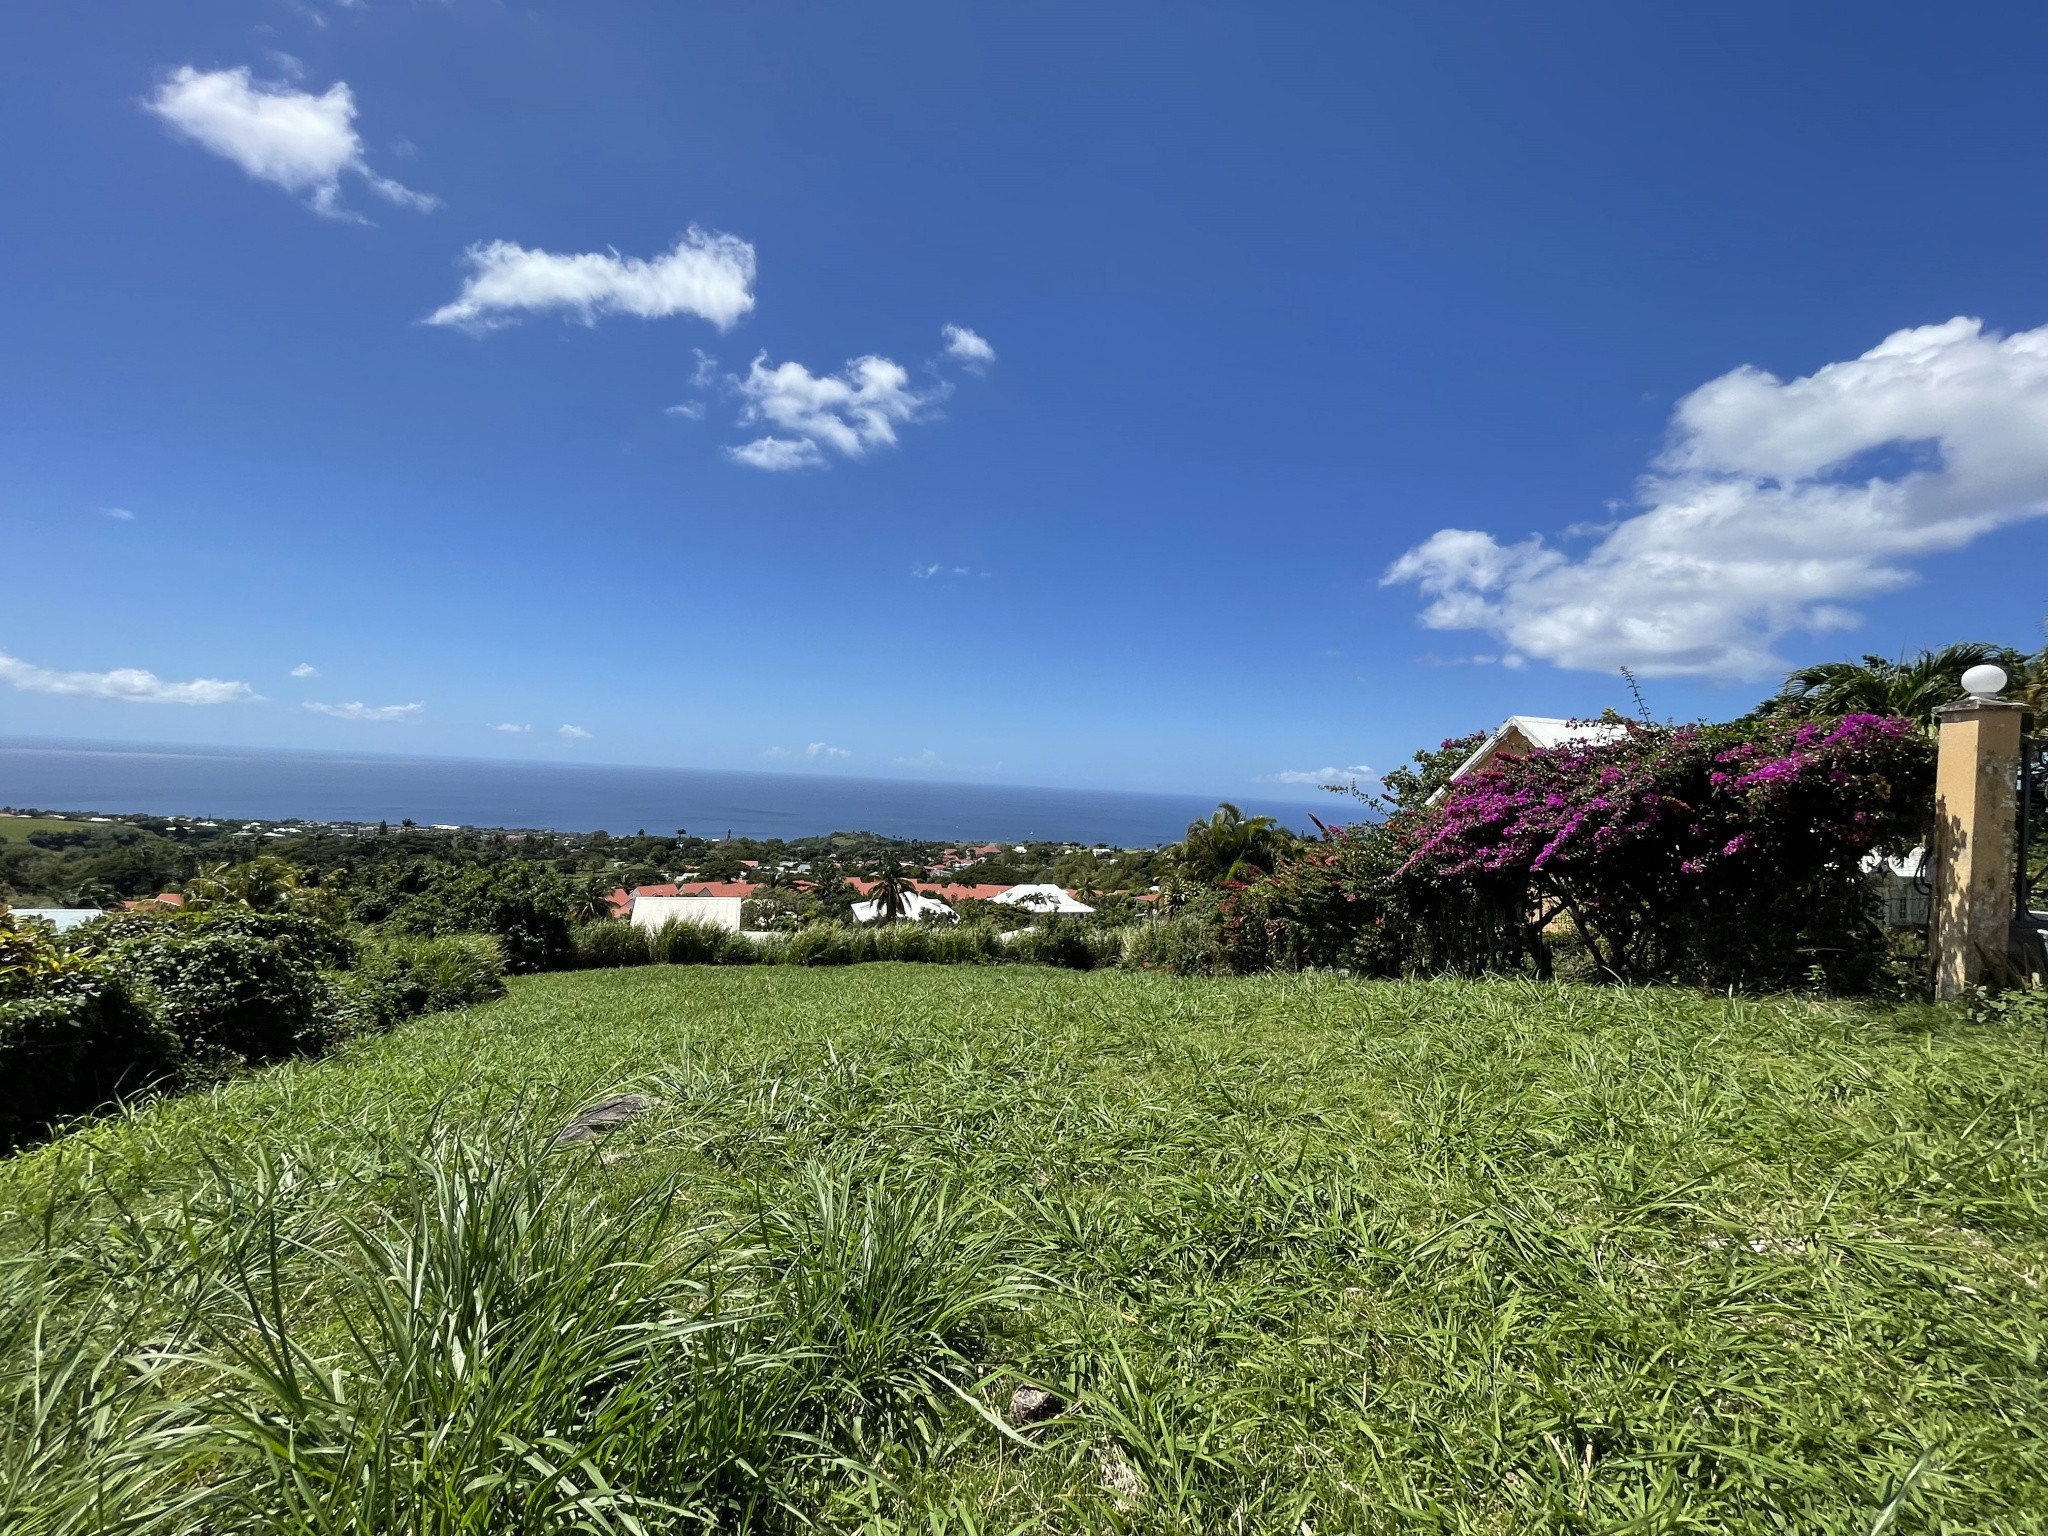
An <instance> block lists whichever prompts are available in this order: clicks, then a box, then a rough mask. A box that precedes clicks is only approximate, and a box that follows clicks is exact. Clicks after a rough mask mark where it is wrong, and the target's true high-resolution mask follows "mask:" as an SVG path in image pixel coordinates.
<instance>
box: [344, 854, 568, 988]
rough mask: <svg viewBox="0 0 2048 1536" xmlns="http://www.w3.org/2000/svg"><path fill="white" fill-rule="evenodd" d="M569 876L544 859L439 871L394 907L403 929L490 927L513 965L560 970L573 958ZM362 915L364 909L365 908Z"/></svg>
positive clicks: (431, 931) (429, 931) (437, 932)
mask: <svg viewBox="0 0 2048 1536" xmlns="http://www.w3.org/2000/svg"><path fill="white" fill-rule="evenodd" d="M574 897H575V891H574V889H573V888H572V886H571V885H570V882H569V880H568V879H567V878H566V877H565V876H563V875H561V874H559V873H558V872H556V871H555V870H553V869H550V868H549V867H548V866H546V865H544V864H536V863H533V862H531V861H529V860H524V859H520V860H513V861H511V862H508V863H504V864H492V865H471V866H469V867H467V868H463V869H458V870H452V871H449V872H447V873H444V874H438V875H436V876H435V877H434V878H432V879H431V880H430V881H429V882H428V883H427V884H426V886H425V888H424V889H422V890H419V891H417V892H415V893H414V894H412V895H409V896H407V897H405V898H404V899H403V900H402V901H400V902H398V903H397V905H396V906H394V907H393V908H392V910H391V914H390V924H391V926H392V927H393V928H395V929H397V930H398V931H399V932H401V933H416V934H421V935H424V936H427V937H435V938H438V937H442V936H445V935H448V934H455V933H488V934H492V935H494V936H496V938H497V940H498V942H499V943H500V944H501V945H502V946H503V949H504V955H505V968H506V969H507V970H508V971H514V972H527V971H554V970H561V969H563V968H565V967H567V966H568V965H570V964H571V963H573V961H574V959H575V954H576V948H575V942H574V940H573V939H572V938H571V936H570V932H569V907H570V904H571V902H572V900H573V899H574ZM359 915H361V914H359Z"/></svg>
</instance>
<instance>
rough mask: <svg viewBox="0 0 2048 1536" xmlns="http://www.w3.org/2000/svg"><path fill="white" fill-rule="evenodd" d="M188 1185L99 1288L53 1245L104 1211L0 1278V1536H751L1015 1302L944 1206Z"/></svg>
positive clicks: (85, 1247) (906, 1421)
mask: <svg viewBox="0 0 2048 1536" xmlns="http://www.w3.org/2000/svg"><path fill="white" fill-rule="evenodd" d="M599 1166H600V1167H601V1165H599ZM192 1172H193V1177H192V1179H191V1181H190V1182H189V1183H187V1184H186V1185H184V1186H183V1187H182V1188H180V1189H178V1190H177V1191H176V1193H175V1198H174V1200H173V1201H172V1202H171V1203H169V1204H167V1205H166V1206H164V1208H163V1209H162V1210H161V1211H160V1212H158V1213H157V1214H156V1215H154V1216H151V1217H139V1216H137V1215H134V1214H132V1213H131V1214H130V1215H128V1216H125V1217H118V1218H116V1219H115V1224H116V1225H120V1226H125V1227H127V1228H128V1229H129V1231H128V1234H127V1237H126V1239H125V1240H124V1244H123V1246H125V1248H126V1250H127V1253H128V1256H129V1258H130V1259H131V1260H132V1261H133V1267H132V1268H131V1271H130V1273H129V1274H128V1275H127V1276H126V1277H125V1279H123V1280H122V1281H120V1282H119V1283H117V1282H116V1281H115V1280H114V1278H113V1277H112V1276H111V1275H110V1274H109V1272H108V1266H109V1260H110V1258H111V1253H110V1250H109V1249H108V1247H107V1245H106V1244H104V1243H103V1242H101V1243H94V1242H84V1243H80V1242H77V1241H74V1243H73V1244H72V1245H69V1246H67V1245H66V1244H64V1243H63V1242H61V1241H57V1240H54V1239H55V1236H56V1233H57V1230H58V1228H59V1227H60V1226H64V1225H71V1226H73V1227H74V1228H76V1227H77V1226H78V1225H79V1223H78V1221H77V1218H78V1216H79V1214H80V1212H79V1209H78V1207H79V1205H80V1204H81V1203H82V1204H84V1205H86V1206H93V1207H104V1208H107V1209H109V1210H111V1208H112V1207H113V1206H114V1204H115V1202H116V1200H117V1196H116V1192H115V1191H114V1189H113V1188H112V1187H111V1186H107V1185H98V1186H93V1185H90V1184H89V1185H87V1186H85V1187H82V1188H77V1189H74V1190H72V1191H71V1194H70V1198H71V1201H72V1202H73V1204H72V1207H71V1209H69V1210H68V1211H65V1212H63V1213H61V1214H60V1213H59V1212H58V1210H57V1209H56V1208H55V1207H54V1206H52V1207H48V1208H46V1212H45V1215H46V1219H45V1221H44V1223H43V1240H42V1241H41V1242H40V1243H38V1244H37V1245H36V1246H35V1247H34V1248H32V1249H31V1250H30V1251H29V1252H28V1253H26V1254H24V1255H22V1256H21V1257H19V1258H18V1259H16V1260H15V1261H14V1262H13V1263H12V1265H11V1266H10V1268H9V1269H8V1270H7V1271H6V1272H5V1273H6V1282H5V1283H6V1290H5V1292H4V1300H5V1302H6V1303H7V1307H8V1310H7V1319H8V1322H9V1324H10V1326H11V1336H9V1337H7V1338H6V1339H5V1340H4V1342H5V1344H6V1346H7V1355H6V1359H7V1362H8V1366H9V1374H8V1380H7V1386H8V1397H7V1405H8V1412H7V1420H6V1429H7V1439H6V1450H5V1452H4V1453H0V1529H5V1530H6V1531H7V1532H8V1533H9V1536H16V1533H28V1532H35V1533H39V1536H40V1533H49V1536H58V1533H67V1536H68V1533H73V1532H76V1533H81V1536H82V1533H86V1532H96V1531H112V1530H126V1529H133V1530H138V1531H171V1530H176V1529H180V1528H181V1526H182V1523H183V1522H187V1521H197V1522H199V1523H200V1525H202V1526H203V1527H204V1528H205V1529H208V1530H216V1531H248V1532H259V1531H260V1532H266V1533H281V1536H344V1533H346V1536H369V1533H382V1532H391V1531H406V1532H417V1533H421V1536H429V1533H435V1536H440V1533H446V1536H455V1533H465V1532H492V1533H522V1536H523V1533H534V1536H538V1533H542V1532H550V1533H552V1532H557V1531H563V1530H581V1531H589V1532H597V1533H635V1532H642V1531H651V1530H668V1529H712V1530H725V1529H742V1528H746V1529H751V1528H756V1527H759V1528H778V1527H780V1526H781V1525H783V1524H785V1523H788V1522H790V1521H795V1520H797V1519H798V1518H799V1514H800V1505H801V1504H802V1503H803V1502H805V1501H812V1502H815V1500H816V1498H817V1497H819V1496H820V1495H819V1490H820V1489H821V1488H823V1489H826V1490H827V1491H829V1489H830V1487H831V1485H832V1484H833V1483H834V1481H835V1479H836V1480H838V1481H842V1482H843V1481H844V1473H845V1464H843V1463H842V1460H841V1458H840V1457H839V1456H838V1454H837V1453H838V1452H839V1451H840V1450H841V1449H845V1450H858V1451H860V1452H863V1453H865V1454H867V1455H870V1456H878V1455H880V1456H886V1455H887V1454H888V1452H889V1450H890V1448H891V1447H892V1446H900V1447H902V1448H903V1449H904V1450H906V1451H907V1452H908V1453H910V1454H912V1455H917V1456H921V1455H923V1454H925V1453H926V1452H927V1451H928V1450H929V1449H930V1447H931V1446H932V1445H933V1444H934V1443H935V1441H936V1439H937V1437H938V1433H939V1426H940V1425H941V1424H943V1423H945V1422H946V1421H948V1420H950V1419H958V1418H960V1417H961V1416H962V1391H963V1389H962V1387H961V1385H960V1383H961V1381H962V1380H963V1379H965V1378H966V1377H967V1376H968V1375H969V1374H970V1373H971V1370H972V1365H971V1362H970V1360H969V1359H968V1357H967V1356H966V1355H965V1354H964V1353H963V1352H962V1351H963V1347H965V1346H967V1345H968V1344H970V1343H972V1342H973V1341H974V1340H976V1339H978V1338H979V1337H980V1330H981V1328H982V1327H983V1326H984V1325H985V1322H986V1315H987V1314H988V1313H989V1312H991V1311H992V1310H993V1309H996V1308H998V1307H1002V1306H1005V1305H1009V1304H1011V1303H1013V1302H1014V1301H1015V1300H1016V1299H1017V1298H1018V1297H1019V1296H1020V1295H1021V1294H1023V1291H1022V1288H1021V1286H1020V1285H1019V1284H1018V1282H1017V1281H1016V1279H1015V1278H1014V1275H1013V1273H1012V1271H1011V1269H1010V1267H1009V1266H1008V1265H1007V1263H1006V1262H1005V1260H1004V1259H1003V1257H1002V1255H1001V1254H1000V1252H999V1251H998V1250H999V1246H1000V1243H999V1240H998V1239H996V1238H995V1237H993V1236H992V1235H991V1234H990V1233H989V1232H986V1231H983V1230H981V1229H979V1228H973V1227H971V1226H970V1225H968V1224H966V1223H965V1221H964V1218H963V1216H962V1214H961V1208H960V1207H958V1206H957V1205H956V1204H954V1203H953V1202H952V1201H951V1200H950V1199H949V1197H948V1196H947V1195H946V1194H945V1193H944V1192H943V1191H942V1190H938V1189H933V1188H918V1189H909V1190H897V1189H894V1188H891V1187H888V1186H887V1185H885V1184H877V1183H876V1182H874V1181H873V1180H871V1179H859V1178H856V1177H855V1175H853V1174H852V1173H851V1172H849V1171H846V1170H825V1169H820V1170H817V1171H815V1172H814V1173H813V1174H811V1175H810V1176H807V1177H804V1178H801V1179H799V1180H798V1181H797V1183H796V1184H795V1186H794V1190H795V1195H796V1200H797V1203H796V1204H795V1205H794V1206H791V1207H789V1208H784V1207H782V1206H780V1205H773V1204H771V1205H766V1206H763V1207H762V1208H761V1209H759V1210H758V1211H757V1212H756V1213H755V1214H754V1215H753V1216H752V1218H751V1219H748V1220H746V1221H743V1222H737V1223H730V1224H726V1225H724V1226H723V1227H715V1226H709V1225H703V1226H700V1225H692V1224H690V1223H688V1222H685V1221H682V1220H679V1219H678V1217H677V1213H676V1211H675V1209H674V1190H673V1187H672V1186H671V1185H667V1184H660V1183H658V1184H655V1185H652V1186H649V1187H647V1188H643V1189H640V1190H637V1191H634V1192H630V1193H628V1192H621V1191H619V1190H618V1189H616V1188H610V1187H607V1181H605V1180H602V1179H599V1178H595V1177H593V1169H592V1166H591V1164H590V1161H589V1159H587V1158H585V1157H582V1156H580V1155H577V1154H574V1153H566V1152H559V1151H552V1150H550V1148H549V1144H548V1142H547V1140H546V1138H545V1137H544V1136H542V1135H539V1134H536V1132H535V1131H534V1130H533V1129H532V1128H530V1127H528V1126H524V1125H520V1124H496V1125H487V1126H486V1127H484V1128H482V1129H480V1130H478V1129H472V1130H466V1131H465V1130H454V1129H450V1128H446V1127H436V1128H434V1129H433V1130H432V1131H430V1133H429V1134H428V1135H427V1137H426V1138H425V1139H424V1140H423V1141H422V1142H421V1143H420V1144H418V1145H416V1146H414V1147H412V1148H410V1149H408V1150H406V1151H405V1152H403V1153H402V1154H401V1155H399V1156H397V1157H396V1158H394V1159H391V1160H388V1161H381V1162H380V1161H374V1160H364V1159H360V1158H356V1159H344V1160H343V1161H342V1162H341V1163H340V1164H339V1166H336V1165H335V1164H333V1163H330V1164H329V1165H328V1166H327V1167H325V1168H324V1169H322V1170H320V1171H319V1172H318V1173H315V1172H314V1170H312V1169H311V1168H310V1167H309V1166H308V1165H307V1164H306V1162H305V1161H304V1160H303V1159H302V1158H299V1157H296V1156H292V1155H281V1154H279V1153H277V1152H276V1151H275V1150H274V1149H266V1148H262V1147H255V1148H249V1149H246V1150H245V1151H243V1152H240V1153H231V1152H225V1151H223V1152H221V1153H218V1154H215V1155H210V1156H208V1157H207V1158H205V1159H204V1160H203V1161H201V1162H200V1163H199V1164H198V1165H197V1167H196V1168H195V1169H194V1170H193V1171H192Z"/></svg>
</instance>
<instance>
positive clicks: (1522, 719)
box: [1429, 715, 1628, 804]
mask: <svg viewBox="0 0 2048 1536" xmlns="http://www.w3.org/2000/svg"><path fill="white" fill-rule="evenodd" d="M1627 734H1628V727H1627V726H1625V725H1612V724H1603V723H1602V722H1600V721H1597V720H1556V719H1553V718H1551V717H1550V716H1549V715H1509V716H1508V717H1507V719H1506V720H1504V721H1502V722H1501V724H1500V727H1499V728H1498V729H1497V730H1495V731H1494V733H1493V734H1492V735H1491V736H1488V737H1487V738H1486V740H1484V741H1482V742H1481V743H1479V745H1478V747H1477V748H1476V749H1475V750H1474V751H1473V753H1472V755H1471V756H1470V757H1468V758H1466V759H1465V761H1464V762H1462V763H1460V764H1458V767H1457V771H1456V772H1455V773H1453V774H1452V775H1451V782H1452V783H1453V784H1455V783H1457V782H1458V781H1459V780H1460V779H1462V778H1465V777H1466V776H1467V775H1470V774H1474V773H1477V772H1478V771H1479V770H1480V769H1482V768H1484V767H1485V766H1486V765H1487V764H1488V763H1490V762H1492V761H1493V760H1494V759H1495V758H1496V757H1502V756H1506V757H1521V756H1524V755H1526V754H1527V753H1530V752H1538V751H1543V750H1545V749H1547V748H1550V747H1577V746H1592V745H1597V744H1599V743H1601V742H1605V741H1619V740H1620V739H1621V738H1622V737H1623V736H1626V735H1627ZM1442 797H1443V791H1442V790H1438V791H1437V792H1436V793H1435V794H1434V795H1431V796H1430V797H1429V798H1430V802H1431V803H1432V804H1434V803H1435V802H1436V801H1437V800H1439V799H1441V798H1442Z"/></svg>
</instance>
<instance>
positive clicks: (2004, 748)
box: [1928, 699, 2027, 998]
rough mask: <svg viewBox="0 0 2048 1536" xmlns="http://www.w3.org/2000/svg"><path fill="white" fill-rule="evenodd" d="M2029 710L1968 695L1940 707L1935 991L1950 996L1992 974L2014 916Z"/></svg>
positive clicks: (1932, 936) (1932, 933)
mask: <svg viewBox="0 0 2048 1536" xmlns="http://www.w3.org/2000/svg"><path fill="white" fill-rule="evenodd" d="M2026 713H2027V710H2026V706H2025V705H2023V704H2017V703H2008V702H2007V701H2006V700H2004V699H1964V700H1961V701H1960V702H1958V703H1955V704H1944V705H1943V706H1942V707H1941V708H1940V709H1937V710H1936V711H1935V712H1934V717H1935V719H1936V721H1937V722H1939V724H1940V727H1941V737H1940V742H1941V747H1940V754H1939V756H1938V757H1937V758H1936V761H1935V769H1934V907H1933V910H1932V912H1931V914H1930V917H1931V921H1930V924H1929V934H1928V938H1929V947H1930V948H1931V949H1932V950H1933V956H1934V995H1935V996H1936V997H1939V998H1951V997H1955V996H1957V995H1958V994H1960V993H1961V992H1962V991H1963V990H1964V989H1965V988H1968V987H1973V986H1976V985H1978V984H1979V983H1981V982H1983V981H1984V980H1985V979H1986V978H1987V977H1995V976H1996V975H1997V974H1998V972H1999V970H2000V968H2001V967H2002V966H2003V965H2004V963H2005V954H2006V936H2007V932H2008V930H2009V928H2010V925H2011V922H2012V902H2013V869H2014V865H2013V861H2014V860H2015V859H2016V858H2017V857H2018V854H2019V826H2018V821H2019V806H2018V804H2017V802H2016V800H2015V797H2014V786H2015V784H2016V782H2017V779H2018V774H2019V762H2020V721H2021V719H2022V718H2023V717H2024V716H2025V715H2026Z"/></svg>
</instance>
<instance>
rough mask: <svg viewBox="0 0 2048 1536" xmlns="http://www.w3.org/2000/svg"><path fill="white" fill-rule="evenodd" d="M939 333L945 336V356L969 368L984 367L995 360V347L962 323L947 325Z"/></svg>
mask: <svg viewBox="0 0 2048 1536" xmlns="http://www.w3.org/2000/svg"><path fill="white" fill-rule="evenodd" d="M939 334H940V335H941V336H943V337H945V338H946V356H948V357H950V358H952V359H953V361H955V362H956V363H965V364H966V365H967V366H968V367H969V368H974V369H980V368H986V367H987V366H988V365H989V364H990V363H992V362H994V361H995V360H996V349H995V348H994V347H992V346H990V345H989V344H988V343H987V342H986V341H985V340H983V339H982V338H981V337H980V336H977V335H976V334H975V333H974V332H972V331H970V330H969V329H967V327H966V326H964V325H948V326H944V327H942V328H941V329H940V331H939Z"/></svg>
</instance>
